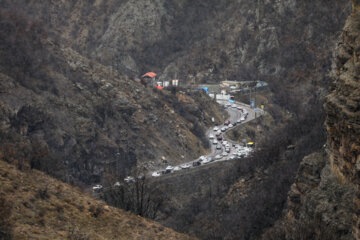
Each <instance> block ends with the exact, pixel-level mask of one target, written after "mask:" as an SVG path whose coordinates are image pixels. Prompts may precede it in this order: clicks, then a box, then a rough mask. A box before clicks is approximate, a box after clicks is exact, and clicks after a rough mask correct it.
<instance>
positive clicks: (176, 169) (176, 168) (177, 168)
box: [173, 166, 181, 172]
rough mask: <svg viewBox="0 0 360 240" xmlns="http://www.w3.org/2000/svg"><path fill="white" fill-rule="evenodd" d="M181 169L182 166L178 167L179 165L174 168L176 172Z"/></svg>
mask: <svg viewBox="0 0 360 240" xmlns="http://www.w3.org/2000/svg"><path fill="white" fill-rule="evenodd" d="M180 170H181V168H180V167H178V166H176V167H174V169H173V171H174V172H176V171H180Z"/></svg>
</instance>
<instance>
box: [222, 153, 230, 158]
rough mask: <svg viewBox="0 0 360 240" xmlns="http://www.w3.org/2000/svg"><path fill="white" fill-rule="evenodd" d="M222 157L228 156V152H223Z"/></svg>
mask: <svg viewBox="0 0 360 240" xmlns="http://www.w3.org/2000/svg"><path fill="white" fill-rule="evenodd" d="M221 155H223V156H224V157H226V156H228V155H229V154H228V153H227V152H223V153H222V154H221Z"/></svg>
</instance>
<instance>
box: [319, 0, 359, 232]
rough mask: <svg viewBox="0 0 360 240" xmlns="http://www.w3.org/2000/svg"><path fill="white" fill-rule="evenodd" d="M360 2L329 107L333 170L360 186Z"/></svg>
mask: <svg viewBox="0 0 360 240" xmlns="http://www.w3.org/2000/svg"><path fill="white" fill-rule="evenodd" d="M359 8H360V2H359V1H353V11H352V14H351V16H350V17H349V18H348V20H347V22H346V25H345V28H344V31H343V34H342V39H341V42H340V43H339V44H338V49H337V52H338V57H337V59H338V61H337V68H336V72H335V74H334V75H335V76H334V80H335V81H334V84H333V86H332V92H331V94H330V95H329V96H328V98H327V103H326V105H325V108H326V112H327V120H326V124H327V131H328V144H329V149H330V151H331V154H330V162H331V168H332V171H333V172H334V174H335V175H336V176H337V178H338V180H339V181H340V182H342V183H343V184H351V185H353V186H355V188H356V189H357V190H358V191H359V186H360V178H359V176H360V175H359V173H360V81H359V74H360V60H359V54H360V53H359V49H360V28H359V26H360V9H359ZM359 203H360V200H359V194H358V195H357V197H356V198H355V212H354V225H353V234H354V236H355V237H356V238H360V220H359V218H360V216H359V214H358V212H359V209H360V204H359Z"/></svg>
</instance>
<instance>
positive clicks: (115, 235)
mask: <svg viewBox="0 0 360 240" xmlns="http://www.w3.org/2000/svg"><path fill="white" fill-rule="evenodd" d="M0 182H1V185H0V203H1V209H0V214H1V216H0V218H1V219H2V220H1V221H0V238H1V237H2V236H5V235H8V234H9V233H11V235H12V238H13V239H192V238H190V237H188V236H186V235H183V234H179V233H176V232H174V231H173V230H170V229H167V228H164V227H162V226H161V225H159V224H157V223H155V222H153V221H150V220H147V219H144V218H141V217H139V216H135V215H133V214H130V213H128V212H125V211H123V210H120V209H117V208H113V207H110V206H108V205H106V204H105V203H104V202H101V201H97V200H94V199H93V198H91V197H90V196H88V195H87V194H85V193H84V192H82V191H81V190H79V189H77V188H75V187H73V186H70V185H67V184H64V183H62V182H60V181H57V180H55V179H53V178H51V177H49V176H47V175H46V174H44V173H42V172H39V171H37V170H29V169H27V170H24V171H19V170H17V169H16V168H15V167H14V166H13V165H10V164H7V163H5V162H4V161H2V160H0ZM1 239H3V238H1ZM5 239H7V238H5Z"/></svg>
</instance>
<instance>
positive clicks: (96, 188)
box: [92, 184, 103, 191]
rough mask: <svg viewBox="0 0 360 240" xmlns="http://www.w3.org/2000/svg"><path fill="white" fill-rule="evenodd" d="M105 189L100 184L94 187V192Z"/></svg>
mask: <svg viewBox="0 0 360 240" xmlns="http://www.w3.org/2000/svg"><path fill="white" fill-rule="evenodd" d="M102 188H103V186H101V185H100V184H97V185H95V186H93V188H92V189H93V191H100V190H101V189H102Z"/></svg>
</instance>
